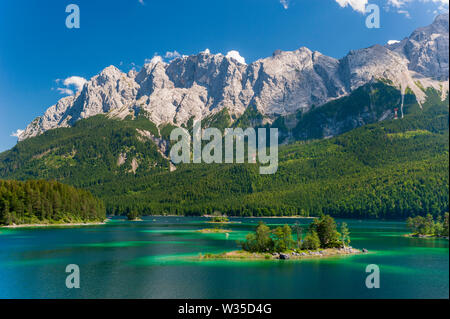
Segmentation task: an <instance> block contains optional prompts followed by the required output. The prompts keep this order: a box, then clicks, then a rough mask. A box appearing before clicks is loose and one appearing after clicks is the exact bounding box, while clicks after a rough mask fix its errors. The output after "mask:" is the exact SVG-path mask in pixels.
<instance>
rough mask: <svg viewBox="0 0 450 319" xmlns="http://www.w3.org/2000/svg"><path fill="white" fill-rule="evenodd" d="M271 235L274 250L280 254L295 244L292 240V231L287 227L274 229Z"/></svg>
mask: <svg viewBox="0 0 450 319" xmlns="http://www.w3.org/2000/svg"><path fill="white" fill-rule="evenodd" d="M272 234H273V235H274V250H275V251H276V252H279V253H281V252H284V251H287V250H289V249H291V248H292V247H293V246H294V243H295V242H294V240H293V239H292V229H291V227H289V225H284V226H283V227H277V228H275V229H274V230H273V231H272Z"/></svg>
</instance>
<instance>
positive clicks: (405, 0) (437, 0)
mask: <svg viewBox="0 0 450 319" xmlns="http://www.w3.org/2000/svg"><path fill="white" fill-rule="evenodd" d="M413 1H416V2H422V3H430V2H431V3H434V4H436V5H437V6H438V10H439V11H448V6H449V0H387V4H388V6H391V7H394V8H395V9H397V13H399V14H404V15H405V16H406V17H407V18H411V16H410V14H409V11H408V10H405V7H406V6H408V4H409V3H411V2H413ZM435 13H436V14H437V13H438V11H435Z"/></svg>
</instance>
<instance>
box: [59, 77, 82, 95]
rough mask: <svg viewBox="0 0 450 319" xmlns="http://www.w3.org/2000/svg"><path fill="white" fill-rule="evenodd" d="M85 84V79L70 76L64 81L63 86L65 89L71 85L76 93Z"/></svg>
mask: <svg viewBox="0 0 450 319" xmlns="http://www.w3.org/2000/svg"><path fill="white" fill-rule="evenodd" d="M86 82H87V80H86V79H85V78H82V77H81V76H71V77H68V78H67V79H65V80H64V85H65V86H67V87H70V86H71V85H73V86H74V87H75V88H76V89H77V92H79V91H81V89H83V86H84V84H85V83H86Z"/></svg>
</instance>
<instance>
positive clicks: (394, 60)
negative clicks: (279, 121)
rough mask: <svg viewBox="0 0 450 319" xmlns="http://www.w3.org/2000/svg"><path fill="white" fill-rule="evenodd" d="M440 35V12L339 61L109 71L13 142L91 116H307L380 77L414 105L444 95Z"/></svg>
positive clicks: (274, 60)
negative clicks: (392, 39)
mask: <svg viewBox="0 0 450 319" xmlns="http://www.w3.org/2000/svg"><path fill="white" fill-rule="evenodd" d="M448 37H449V35H448V14H443V15H440V16H438V17H436V19H435V21H434V22H433V24H432V25H429V26H427V27H424V28H418V29H417V30H415V31H414V32H413V33H412V34H411V36H410V37H408V38H405V39H404V40H403V41H401V42H400V43H396V44H392V45H387V46H381V45H374V46H371V47H369V48H365V49H360V50H354V51H350V52H349V53H348V55H347V56H345V57H344V58H342V59H340V60H337V59H334V58H332V57H328V56H326V55H323V54H321V53H320V52H317V51H314V52H313V51H311V50H310V49H309V48H307V47H300V48H299V49H297V50H295V51H281V50H276V51H275V52H274V53H273V55H272V56H271V57H268V58H265V59H260V60H258V61H255V62H253V63H251V64H249V65H247V64H245V60H244V59H243V58H242V57H241V56H240V55H239V52H237V51H233V52H232V54H230V53H229V54H227V55H226V56H225V55H223V54H212V53H211V52H210V50H208V49H206V50H204V51H202V52H200V53H198V54H196V55H190V56H186V57H182V58H177V59H174V60H172V61H171V62H170V63H165V62H164V61H163V59H162V58H161V57H159V56H155V57H153V58H152V59H151V60H150V61H148V62H147V63H146V64H145V65H144V66H143V67H142V69H141V70H140V71H139V72H138V73H136V72H129V73H128V74H125V73H123V72H121V71H120V70H119V69H118V68H116V67H115V66H112V65H111V66H108V67H107V68H105V69H104V70H102V71H101V72H100V74H99V75H97V76H94V77H93V78H92V79H91V80H90V81H88V82H87V83H86V84H85V86H84V88H83V90H82V91H81V93H78V94H77V95H75V96H72V97H70V98H65V99H61V100H60V101H59V102H58V103H57V104H55V105H54V106H52V107H50V108H49V109H48V110H47V112H46V113H45V114H44V115H43V116H41V117H39V118H38V119H37V120H35V121H33V122H32V123H31V124H30V125H28V127H27V128H26V130H25V132H24V133H23V134H22V135H21V136H20V138H19V139H20V140H23V139H25V138H28V137H32V136H35V135H38V134H41V133H42V132H45V131H46V130H49V129H52V128H56V127H61V126H69V125H72V124H73V123H74V122H75V121H77V120H79V119H82V118H87V117H90V116H94V115H97V114H108V115H109V116H112V117H118V118H125V117H126V116H128V115H130V114H131V115H132V114H135V111H136V109H139V108H140V109H143V110H145V111H146V112H145V114H147V116H148V117H149V120H151V121H152V122H153V123H155V124H156V125H161V124H173V125H181V124H186V123H187V122H188V121H189V119H191V118H192V117H194V118H200V119H202V118H204V117H208V116H210V115H211V114H214V113H216V112H218V111H220V110H222V109H224V108H226V109H227V111H228V112H229V113H230V114H232V115H235V116H236V117H239V116H240V115H242V114H243V113H244V112H245V110H246V109H247V108H248V107H255V108H256V109H257V110H258V112H260V113H261V114H262V115H263V116H264V117H266V119H267V120H268V121H271V120H273V119H274V118H275V117H277V116H279V115H289V114H294V113H296V112H298V111H299V110H302V112H304V113H306V112H309V111H310V109H311V107H312V105H315V106H321V105H323V104H325V103H327V102H329V101H331V100H335V99H337V98H340V97H342V96H345V95H348V94H350V93H351V92H352V91H354V90H356V89H357V88H359V87H361V86H362V85H364V84H366V83H369V82H371V81H374V80H380V79H387V80H390V81H391V82H392V83H393V85H394V86H396V87H398V88H400V89H401V91H402V92H405V90H406V89H407V88H409V89H410V90H412V91H413V92H414V94H415V95H416V98H417V99H418V101H419V102H421V101H422V100H423V99H424V98H425V93H424V92H423V90H422V89H421V87H427V86H430V85H431V86H433V85H434V86H433V87H437V88H439V87H442V88H443V89H442V90H448V82H444V83H441V82H439V81H448V71H449V65H448V53H449V52H448V47H449V45H448ZM240 61H242V62H244V63H241V62H240ZM417 81H420V82H421V83H420V85H418V84H416V83H417ZM445 83H447V84H445ZM419 86H421V87H419ZM443 95H444V94H443Z"/></svg>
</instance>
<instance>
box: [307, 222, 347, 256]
mask: <svg viewBox="0 0 450 319" xmlns="http://www.w3.org/2000/svg"><path fill="white" fill-rule="evenodd" d="M309 229H310V230H311V231H315V232H316V233H317V235H318V236H319V239H320V247H322V248H334V247H342V241H341V240H340V238H341V234H339V232H338V231H337V225H336V222H335V220H334V218H333V217H331V216H329V215H323V216H322V217H320V218H318V219H314V221H313V222H312V223H311V225H309Z"/></svg>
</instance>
